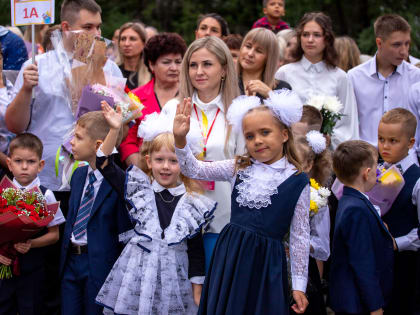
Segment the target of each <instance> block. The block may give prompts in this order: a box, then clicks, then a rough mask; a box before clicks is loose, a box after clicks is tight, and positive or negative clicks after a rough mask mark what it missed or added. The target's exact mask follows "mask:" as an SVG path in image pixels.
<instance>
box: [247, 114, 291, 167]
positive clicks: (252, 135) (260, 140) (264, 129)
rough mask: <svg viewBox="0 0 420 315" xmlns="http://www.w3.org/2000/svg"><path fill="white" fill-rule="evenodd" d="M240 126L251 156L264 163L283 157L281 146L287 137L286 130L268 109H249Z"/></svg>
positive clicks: (270, 162)
mask: <svg viewBox="0 0 420 315" xmlns="http://www.w3.org/2000/svg"><path fill="white" fill-rule="evenodd" d="M242 128H243V133H244V137H245V144H246V148H247V150H248V152H249V154H250V155H251V157H253V158H254V159H256V160H258V161H259V162H262V163H266V164H272V163H274V162H276V161H278V160H280V159H281V158H282V157H283V155H284V152H283V146H284V143H285V142H286V141H287V140H288V139H289V135H288V131H287V128H285V127H284V126H282V124H281V123H280V122H279V121H278V120H277V118H275V117H274V116H273V114H272V113H271V111H270V110H268V109H257V110H255V109H254V110H252V111H250V112H249V113H248V114H246V115H245V117H244V119H243V121H242Z"/></svg>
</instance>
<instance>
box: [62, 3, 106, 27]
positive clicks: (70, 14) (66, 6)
mask: <svg viewBox="0 0 420 315" xmlns="http://www.w3.org/2000/svg"><path fill="white" fill-rule="evenodd" d="M81 10H86V11H89V12H91V13H102V10H101V7H100V6H99V4H97V3H96V2H95V0H64V1H63V4H62V5H61V14H60V19H61V21H67V22H69V24H74V23H75V22H76V20H77V19H78V18H79V13H80V11H81Z"/></svg>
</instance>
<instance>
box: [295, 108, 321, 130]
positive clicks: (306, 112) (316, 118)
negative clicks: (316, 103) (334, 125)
mask: <svg viewBox="0 0 420 315" xmlns="http://www.w3.org/2000/svg"><path fill="white" fill-rule="evenodd" d="M300 122H303V123H307V124H308V126H313V127H314V128H315V127H319V128H316V129H318V130H320V129H321V127H322V114H321V112H320V111H319V110H318V109H316V108H315V107H313V106H310V105H303V109H302V118H301V119H300Z"/></svg>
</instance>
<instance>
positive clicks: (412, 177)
mask: <svg viewBox="0 0 420 315" xmlns="http://www.w3.org/2000/svg"><path fill="white" fill-rule="evenodd" d="M403 177H404V180H405V185H404V187H403V189H402V190H401V191H400V193H399V194H398V196H397V198H396V199H395V201H394V203H393V204H392V207H391V209H390V210H389V211H388V212H387V213H386V214H385V215H384V216H383V217H382V219H383V220H384V221H385V223H386V224H388V227H389V231H390V232H391V235H392V236H393V237H394V238H395V237H400V236H404V235H406V234H408V233H409V232H410V231H411V230H412V229H414V228H417V227H418V225H419V220H418V217H417V207H416V206H415V205H414V204H413V201H412V195H413V189H414V186H415V185H416V183H417V180H418V179H419V178H420V167H418V166H417V165H415V164H413V165H411V166H410V167H409V168H408V169H407V171H406V172H405V173H404V175H403ZM417 202H420V200H417Z"/></svg>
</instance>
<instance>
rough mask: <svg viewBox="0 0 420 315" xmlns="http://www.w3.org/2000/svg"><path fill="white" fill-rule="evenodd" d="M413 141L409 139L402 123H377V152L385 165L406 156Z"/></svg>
mask: <svg viewBox="0 0 420 315" xmlns="http://www.w3.org/2000/svg"><path fill="white" fill-rule="evenodd" d="M414 142H415V139H414V138H410V137H409V135H408V134H407V132H406V131H405V130H404V126H403V124H402V123H389V124H387V123H383V122H380V123H379V128H378V150H379V153H380V155H381V157H382V158H383V160H384V161H385V162H387V163H392V164H393V163H397V162H399V161H401V160H402V159H403V158H405V157H406V156H407V155H408V151H409V150H410V149H411V148H412V147H413V146H414Z"/></svg>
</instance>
